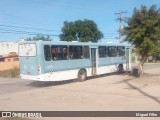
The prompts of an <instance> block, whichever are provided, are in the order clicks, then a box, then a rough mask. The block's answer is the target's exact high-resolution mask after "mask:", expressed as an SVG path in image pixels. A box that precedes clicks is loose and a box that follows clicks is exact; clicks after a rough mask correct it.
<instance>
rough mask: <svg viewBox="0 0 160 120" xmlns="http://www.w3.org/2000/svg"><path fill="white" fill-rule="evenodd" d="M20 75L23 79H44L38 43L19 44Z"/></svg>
mask: <svg viewBox="0 0 160 120" xmlns="http://www.w3.org/2000/svg"><path fill="white" fill-rule="evenodd" d="M19 63H20V76H21V78H22V79H29V80H43V77H42V75H41V72H42V69H41V65H40V64H39V60H38V54H37V47H36V43H20V44H19Z"/></svg>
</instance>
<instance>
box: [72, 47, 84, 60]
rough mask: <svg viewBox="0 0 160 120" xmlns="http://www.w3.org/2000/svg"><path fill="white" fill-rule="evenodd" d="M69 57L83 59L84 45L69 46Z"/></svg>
mask: <svg viewBox="0 0 160 120" xmlns="http://www.w3.org/2000/svg"><path fill="white" fill-rule="evenodd" d="M69 57H70V59H82V58H83V52H82V46H69Z"/></svg>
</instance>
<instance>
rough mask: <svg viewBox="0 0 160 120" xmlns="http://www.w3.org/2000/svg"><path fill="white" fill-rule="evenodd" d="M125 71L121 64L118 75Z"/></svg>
mask: <svg viewBox="0 0 160 120" xmlns="http://www.w3.org/2000/svg"><path fill="white" fill-rule="evenodd" d="M123 71H124V68H123V65H122V64H119V66H118V73H123Z"/></svg>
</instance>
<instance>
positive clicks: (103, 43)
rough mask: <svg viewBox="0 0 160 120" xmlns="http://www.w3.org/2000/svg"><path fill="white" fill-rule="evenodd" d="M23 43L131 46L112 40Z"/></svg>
mask: <svg viewBox="0 0 160 120" xmlns="http://www.w3.org/2000/svg"><path fill="white" fill-rule="evenodd" d="M25 43H38V44H49V45H52V44H55V45H89V46H90V45H91V46H97V45H98V46H105V45H107V46H131V44H129V43H126V42H125V43H112V42H98V43H90V42H66V41H59V42H54V41H42V40H38V41H23V42H20V43H19V44H25Z"/></svg>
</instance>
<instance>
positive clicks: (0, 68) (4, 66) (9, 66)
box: [0, 61, 19, 71]
mask: <svg viewBox="0 0 160 120" xmlns="http://www.w3.org/2000/svg"><path fill="white" fill-rule="evenodd" d="M13 67H17V68H19V61H12V62H0V71H3V70H8V69H12V68H13Z"/></svg>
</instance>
